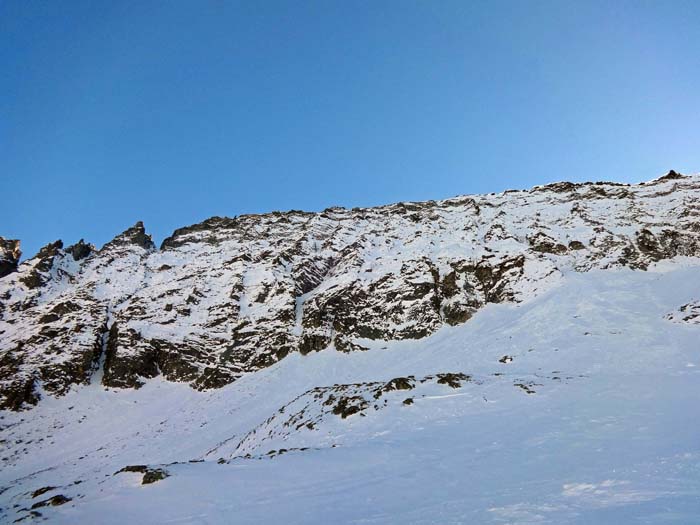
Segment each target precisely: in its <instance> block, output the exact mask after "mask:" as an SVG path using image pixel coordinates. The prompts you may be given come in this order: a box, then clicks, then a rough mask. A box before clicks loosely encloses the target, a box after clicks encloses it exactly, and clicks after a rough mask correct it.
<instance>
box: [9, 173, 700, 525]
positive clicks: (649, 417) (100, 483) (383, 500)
mask: <svg viewBox="0 0 700 525" xmlns="http://www.w3.org/2000/svg"><path fill="white" fill-rule="evenodd" d="M699 237H700V179H699V178H697V177H681V176H678V175H677V174H670V176H667V177H664V178H662V179H660V180H657V181H652V182H651V183H646V184H643V185H637V186H620V185H612V184H586V185H571V184H567V183H560V184H556V185H550V186H548V187H539V188H535V189H533V190H531V191H528V192H507V193H505V194H499V195H488V196H473V197H462V198H457V199H451V200H447V201H441V202H435V203H419V204H415V203H412V204H398V205H392V206H387V207H383V208H374V209H363V210H340V209H333V210H327V211H326V212H323V213H321V214H305V213H301V212H290V213H287V214H271V215H265V216H250V217H242V218H238V219H210V220H209V221H205V223H202V224H201V225H196V226H192V227H189V228H185V229H183V230H179V231H178V232H176V233H175V234H174V235H173V236H172V237H171V238H170V239H168V240H166V241H165V242H164V245H163V247H162V248H161V249H160V250H156V249H155V247H154V246H153V245H152V243H151V242H150V239H149V238H148V236H147V235H146V234H145V232H144V230H143V225H140V224H138V225H136V226H135V227H133V228H131V229H129V230H127V231H126V232H124V234H122V235H120V236H118V237H117V238H116V239H115V240H114V241H112V242H111V243H109V244H108V245H107V246H105V247H104V248H102V249H101V250H99V251H96V250H94V248H91V247H89V246H88V245H85V244H83V243H81V244H79V245H76V246H73V247H70V248H69V249H66V250H64V249H63V248H62V246H60V245H59V244H53V245H50V246H48V247H46V248H44V249H43V250H42V252H41V253H40V254H39V256H37V257H35V258H33V259H31V260H29V261H26V262H24V263H22V264H20V265H19V268H18V270H17V271H15V272H12V273H10V274H8V275H7V276H5V277H3V278H2V280H0V298H1V300H2V303H1V306H0V314H1V315H2V321H1V322H0V345H1V346H0V352H2V353H0V367H1V368H0V370H1V373H0V381H2V385H3V394H4V396H5V400H6V401H5V406H6V407H7V408H15V409H17V408H27V407H29V406H30V405H28V404H27V403H28V402H29V403H31V402H35V403H36V402H37V401H38V400H39V398H41V400H40V401H38V404H37V405H36V406H35V407H34V408H31V410H24V411H18V412H11V411H7V410H6V411H4V412H2V413H1V416H0V417H2V419H0V425H2V430H1V432H2V434H1V436H0V439H2V440H3V441H2V443H1V444H0V446H2V454H1V456H2V457H1V458H0V461H2V471H1V472H0V507H1V508H2V510H0V520H3V521H7V522H12V521H13V520H15V519H21V518H24V519H25V520H26V521H33V520H41V519H43V518H49V519H50V520H51V521H52V522H57V523H124V522H149V523H261V522H266V523H538V522H543V523H628V522H635V521H640V522H653V523H656V522H675V523H696V522H700V503H699V502H700V441H699V440H698V438H699V437H700V427H699V426H698V425H697V423H696V422H695V421H694V419H695V418H694V417H693V416H694V414H696V413H697V407H696V405H697V399H698V394H700V382H699V380H700V375H698V374H699V373H700V323H698V318H699V317H698V315H700V307H699V306H698V305H699V304H700V258H698V256H699V255H700V240H699ZM314 350H315V351H314ZM149 378H150V379H149ZM79 383H80V384H79ZM131 386H140V388H138V389H132V388H124V387H131ZM192 386H195V387H196V388H192ZM52 394H53V395H52ZM55 395H58V397H54V396H55ZM125 467H128V468H126V469H125ZM120 471H121V472H120ZM160 478H164V479H160ZM144 480H145V481H147V482H150V481H153V483H147V484H145V485H142V484H141V483H142V481H144ZM32 507H34V508H32Z"/></svg>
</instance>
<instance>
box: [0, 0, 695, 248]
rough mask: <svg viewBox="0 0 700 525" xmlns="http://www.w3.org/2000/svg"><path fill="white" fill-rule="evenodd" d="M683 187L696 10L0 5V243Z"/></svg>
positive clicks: (439, 2) (602, 5) (688, 164)
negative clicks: (635, 187)
mask: <svg viewBox="0 0 700 525" xmlns="http://www.w3.org/2000/svg"><path fill="white" fill-rule="evenodd" d="M670 168H673V169H676V170H679V171H686V172H697V171H700V2H698V1H697V0H693V1H687V2H686V1H657V2H646V1H643V0H634V1H630V2H625V1H619V0H618V1H614V2H610V1H600V2H598V1H593V0H585V1H580V2H568V1H565V0H556V1H553V2H541V1H521V0H518V1H512V2H498V1H491V0H489V1H484V2H481V1H468V0H460V1H448V0H436V1H433V0H423V1H418V2H417V1H411V0H397V1H380V0H370V1H366V2H365V1H356V0H342V1H340V0H338V1H332V0H320V1H317V2H314V1H308V2H307V1H304V2H301V1H294V2H292V1H289V2H276V1H272V0H266V1H251V2H234V1H209V2H207V1H204V0H201V1H194V0H192V1H178V0H175V1H167V2H166V1H145V0H136V1H116V0H109V1H103V2H99V1H91V2H81V1H77V0H71V1H66V2H62V1H60V2H59V1H57V2H46V1H23V0H7V1H3V2H0V194H1V195H2V199H1V200H0V235H2V236H5V237H12V238H20V239H22V241H23V250H24V252H25V257H29V256H31V255H33V254H34V253H35V252H36V251H37V250H38V248H39V247H40V246H41V245H43V244H45V243H47V242H49V241H52V240H55V239H58V238H61V239H63V241H64V242H65V243H66V244H69V243H73V242H76V241H77V240H78V239H79V238H81V237H84V238H85V239H86V241H89V242H94V243H95V244H97V245H98V246H100V245H101V244H103V243H104V242H106V241H108V240H109V239H111V238H112V237H113V236H114V235H116V234H117V233H119V232H120V231H122V230H124V229H125V228H127V227H129V226H130V225H132V224H133V223H134V222H136V221H137V220H143V221H144V222H145V224H146V228H147V230H148V231H149V232H150V233H152V234H153V236H154V239H155V240H156V242H157V243H160V241H161V240H162V239H163V238H164V237H165V236H167V235H169V234H170V233H171V232H172V230H173V229H175V228H177V227H180V226H184V225H188V224H192V223H194V222H199V221H200V220H203V219H205V218H207V217H209V216H212V215H227V216H234V215H238V214H241V213H258V212H267V211H272V210H286V209H306V210H321V209H323V208H326V207H329V206H333V205H341V206H348V207H352V206H371V205H376V204H383V203H389V202H394V201H400V200H428V199H439V198H446V197H450V196H454V195H457V194H465V193H482V192H491V191H502V190H504V189H508V188H526V187H530V186H532V185H535V184H541V183H546V182H552V181H556V180H564V179H567V180H573V181H584V180H616V181H622V182H638V181H641V180H648V179H651V178H654V177H657V176H659V175H662V174H663V173H665V172H666V171H668V170H669V169H670Z"/></svg>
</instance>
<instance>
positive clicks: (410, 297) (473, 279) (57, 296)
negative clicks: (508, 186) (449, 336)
mask: <svg viewBox="0 0 700 525" xmlns="http://www.w3.org/2000/svg"><path fill="white" fill-rule="evenodd" d="M13 243H14V244H13ZM0 247H1V248H2V259H0V269H3V270H2V271H3V272H4V273H3V274H1V275H3V276H2V278H1V279H0V406H1V407H2V408H10V409H21V408H23V407H26V406H29V405H31V404H33V403H36V402H37V401H38V399H39V392H40V391H41V390H43V391H45V392H47V393H49V394H52V395H60V394H62V393H64V392H66V390H68V389H69V388H71V387H72V386H73V385H76V384H86V383H89V382H91V381H92V382H97V381H100V382H102V383H103V384H104V385H105V386H107V387H119V388H130V387H135V388H138V387H139V386H141V385H142V384H143V383H144V381H146V380H147V379H148V378H152V377H155V376H157V375H162V376H164V377H165V378H166V379H168V380H171V381H184V382H187V383H189V384H191V385H192V386H193V387H194V388H198V389H208V388H217V387H221V386H223V385H225V384H228V383H230V382H232V381H235V380H236V378H238V377H240V376H241V375H242V374H244V373H248V372H253V371H255V370H258V369H261V368H264V367H267V366H270V365H271V364H273V363H275V362H277V361H278V360H280V359H282V358H284V357H285V356H286V355H287V354H289V353H290V352H300V353H302V354H306V353H309V352H313V351H322V350H324V349H326V348H328V347H334V348H335V349H337V350H340V351H347V352H349V351H358V350H363V349H364V348H365V346H364V344H367V343H366V341H368V340H377V339H380V340H390V339H416V338H422V337H425V336H427V335H429V334H431V333H433V332H434V331H436V330H437V329H439V328H440V327H442V326H444V325H455V324H459V323H464V322H466V321H468V320H469V318H470V317H471V316H472V315H473V314H474V312H476V311H477V310H478V309H479V308H481V307H483V306H484V305H485V304H487V303H497V302H518V301H522V300H525V299H527V298H529V297H532V296H534V295H535V294H537V293H538V292H541V291H544V290H546V289H548V288H550V287H552V286H556V284H557V283H558V281H559V278H560V276H561V273H562V272H567V271H578V272H583V271H588V270H591V269H606V268H612V267H620V266H627V267H630V268H633V269H638V270H644V269H645V268H647V266H648V265H649V264H651V263H654V262H657V261H660V260H663V259H668V258H673V257H677V256H700V178H698V177H688V176H683V175H679V174H677V173H675V172H671V173H670V174H669V175H666V176H664V177H662V178H660V179H657V180H655V181H652V182H649V183H644V184H639V185H621V184H614V183H586V184H573V183H556V184H550V185H547V186H538V187H535V188H533V189H532V190H530V191H508V192H505V193H502V194H491V195H481V196H465V197H457V198H453V199H447V200H444V201H429V202H421V203H399V204H393V205H389V206H382V207H377V208H366V209H360V208H354V209H351V210H348V209H343V208H330V209H327V210H325V211H323V212H321V213H306V212H299V211H290V212H286V213H277V212H276V213H270V214H265V215H244V216H240V217H236V218H220V217H213V218H211V219H208V220H206V221H204V222H202V223H200V224H197V225H194V226H189V227H186V228H182V229H179V230H176V231H175V232H174V233H173V235H172V236H171V237H169V238H167V239H166V240H165V241H164V242H163V244H162V246H161V248H160V249H157V248H156V247H155V245H154V244H153V242H152V240H151V238H150V236H149V235H147V234H146V232H145V229H144V226H143V224H142V223H140V222H139V223H137V224H135V225H134V226H133V227H131V228H129V229H127V230H126V231H124V232H123V233H122V234H120V235H118V236H117V237H116V238H115V239H114V240H112V241H111V242H109V243H107V244H106V245H105V246H104V247H103V248H101V249H100V250H95V248H94V247H93V246H91V245H88V244H85V243H84V242H82V241H81V242H80V243H78V244H76V245H74V246H71V247H69V248H67V249H63V245H62V243H61V242H60V241H57V242H55V243H52V244H49V245H47V246H45V247H44V248H42V249H41V250H40V251H39V253H38V254H37V255H36V256H35V257H33V258H31V259H29V260H27V261H24V262H22V263H21V264H19V266H17V260H18V258H19V249H18V243H17V241H6V240H4V239H3V240H2V241H1V242H0ZM8 254H9V255H8ZM13 261H14V262H13ZM6 268H7V269H9V273H8V272H7V270H5V269H6Z"/></svg>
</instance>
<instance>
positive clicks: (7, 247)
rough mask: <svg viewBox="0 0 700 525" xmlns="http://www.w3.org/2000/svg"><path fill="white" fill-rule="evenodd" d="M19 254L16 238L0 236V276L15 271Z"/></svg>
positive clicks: (20, 254)
mask: <svg viewBox="0 0 700 525" xmlns="http://www.w3.org/2000/svg"><path fill="white" fill-rule="evenodd" d="M21 256H22V251H21V250H20V249H19V241H18V240H14V239H5V238H4V237H0V278H2V277H5V276H6V275H9V274H11V273H12V272H15V271H17V266H18V265H19V258H20V257H21Z"/></svg>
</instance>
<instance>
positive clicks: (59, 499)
mask: <svg viewBox="0 0 700 525" xmlns="http://www.w3.org/2000/svg"><path fill="white" fill-rule="evenodd" d="M69 501H72V498H68V497H66V496H64V495H63V494H57V495H56V496H52V497H50V498H49V499H45V500H43V501H37V502H36V503H34V505H32V509H38V508H41V507H47V506H51V507H57V506H58V505H64V504H65V503H68V502H69Z"/></svg>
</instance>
